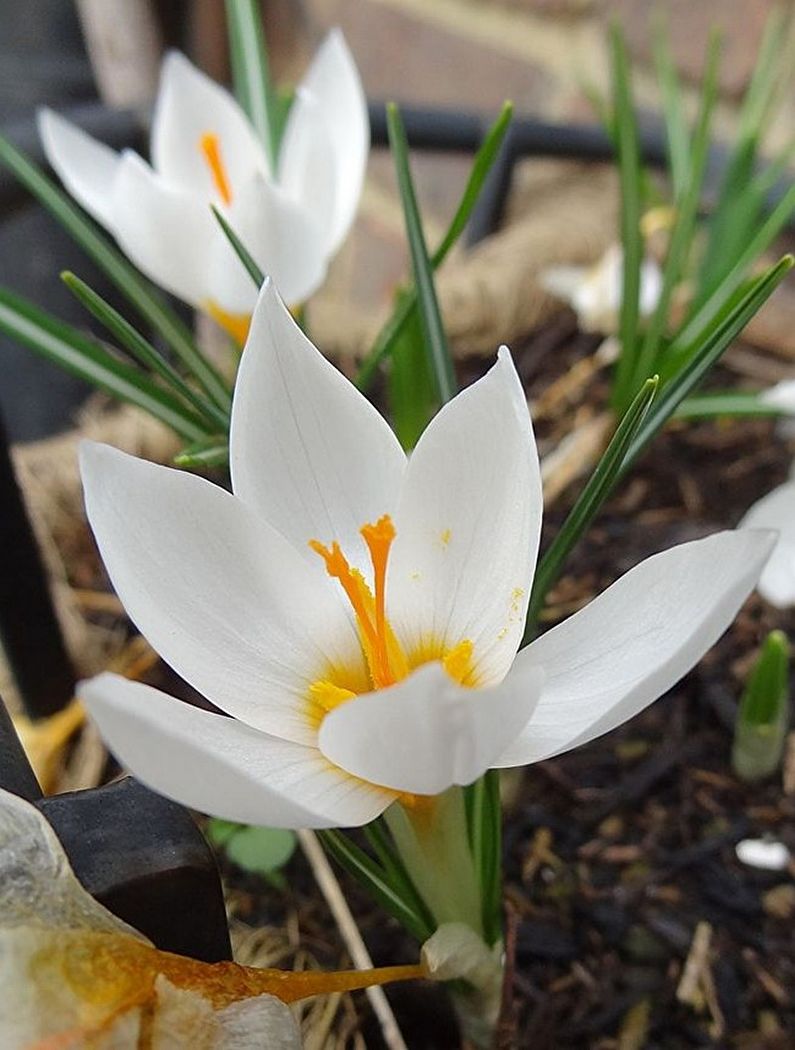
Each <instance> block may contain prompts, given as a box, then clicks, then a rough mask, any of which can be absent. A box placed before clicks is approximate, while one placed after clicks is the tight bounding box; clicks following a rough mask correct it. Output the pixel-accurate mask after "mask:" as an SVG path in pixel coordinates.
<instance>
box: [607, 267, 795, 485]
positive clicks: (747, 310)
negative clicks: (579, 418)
mask: <svg viewBox="0 0 795 1050" xmlns="http://www.w3.org/2000/svg"><path fill="white" fill-rule="evenodd" d="M793 262H795V260H793V257H792V256H791V255H785V256H784V257H783V258H782V259H781V260H780V261H779V262H778V263H776V265H775V266H771V267H770V269H768V270H766V271H765V273H763V274H762V275H761V276H760V277H757V278H756V279H755V280H753V281H751V282H750V283H749V285H748V288H747V289H746V290H745V291H744V292H743V293H742V295H739V296H737V297H736V300H735V301H734V302H733V303H732V305H731V308H730V309H728V310H726V311H725V312H724V313H723V314H722V315H721V316H720V317H719V318H718V319H715V318H712V319H710V321H709V322H708V323H707V324H705V326H704V328H703V330H702V331H700V332H698V333H696V335H695V338H694V347H695V349H693V350H692V351H691V352H690V353H689V354H688V355H687V359H686V363H685V364H684V365H683V366H682V368H680V370H679V371H678V372H677V373H676V374H675V375H673V376H672V377H671V379H670V380H669V381H668V382H667V383H666V384H665V385H664V386H663V387H662V389H661V392H660V395H659V397H658V398H657V399H656V401H655V402H654V405H653V406H652V408H651V409H650V411H649V412H648V413H647V415H646V419H645V421H644V423H643V425H642V426H641V428H640V431H639V432H638V433H637V434H636V436H635V439H634V441H633V443H632V445H631V447H630V449H629V451H628V453H627V456H626V459H625V460H624V467H623V468H622V473H623V472H624V471H625V470H626V469H627V468H628V467H629V465H630V464H631V463H632V462H634V460H635V459H636V458H637V457H638V456H639V455H640V453H641V452H642V451H643V449H644V448H645V447H646V446H647V445H648V443H649V442H650V441H651V440H652V438H653V437H654V436H655V435H656V434H657V433H658V432H659V431H660V430H661V429H662V427H663V426H664V425H665V424H666V423H667V421H668V420H669V419H670V418H671V416H672V415H673V414H674V412H675V411H676V410H677V408H678V407H679V405H680V404H681V403H682V402H683V401H684V400H685V398H686V397H688V396H689V395H690V394H691V393H692V391H693V390H694V389H695V388H696V387H697V386H698V384H699V383H700V382H701V380H702V379H703V378H704V376H705V375H706V374H707V372H708V371H709V370H710V368H711V367H712V366H713V365H714V364H715V362H716V361H717V360H718V359H719V358H720V356H721V354H722V353H723V352H724V350H726V348H727V347H728V346H729V345H730V343H731V342H732V340H734V339H736V337H737V336H738V335H739V334H740V332H741V331H742V330H743V328H745V326H746V325H747V324H748V322H749V321H750V319H751V318H752V317H753V316H754V314H755V313H756V312H757V311H758V310H759V308H760V307H761V306H762V304H763V303H765V302H766V301H767V300H768V299H769V298H770V296H771V295H772V294H773V292H774V291H775V290H776V288H777V287H778V286H779V284H781V282H782V281H783V279H784V278H785V277H786V275H787V274H788V273H789V271H790V270H791V269H792V266H793Z"/></svg>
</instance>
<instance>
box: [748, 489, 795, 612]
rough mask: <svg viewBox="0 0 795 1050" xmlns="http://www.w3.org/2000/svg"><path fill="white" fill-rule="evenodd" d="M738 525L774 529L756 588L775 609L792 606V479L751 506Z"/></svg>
mask: <svg viewBox="0 0 795 1050" xmlns="http://www.w3.org/2000/svg"><path fill="white" fill-rule="evenodd" d="M740 528H751V529H777V530H778V532H779V537H778V540H777V542H776V546H775V547H774V548H773V553H772V554H771V555H770V558H769V560H768V562H767V565H765V567H764V569H763V570H762V575H761V576H760V577H759V583H758V584H757V590H758V591H759V593H760V594H761V595H762V597H763V598H764V599H765V600H766V601H769V602H770V604H771V605H775V606H776V608H778V609H786V608H787V607H788V606H790V605H795V481H787V482H785V483H784V484H783V485H779V487H778V488H776V489H773V491H772V492H769V493H768V494H767V495H766V496H763V497H762V499H760V500H759V501H758V502H757V503H755V504H754V505H753V507H751V509H750V510H749V511H748V513H747V514H746V515H745V517H744V518H743V520H742V521H741V522H740Z"/></svg>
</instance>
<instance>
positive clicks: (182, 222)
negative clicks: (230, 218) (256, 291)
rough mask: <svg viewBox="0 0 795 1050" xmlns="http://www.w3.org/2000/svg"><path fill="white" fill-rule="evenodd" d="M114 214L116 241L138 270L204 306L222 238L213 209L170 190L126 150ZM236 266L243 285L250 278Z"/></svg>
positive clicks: (119, 175)
mask: <svg viewBox="0 0 795 1050" xmlns="http://www.w3.org/2000/svg"><path fill="white" fill-rule="evenodd" d="M112 214H113V229H114V231H115V233H116V238H117V240H118V242H119V244H120V245H121V247H122V248H123V250H124V251H125V252H126V254H127V255H129V257H130V259H131V260H132V261H133V262H134V263H135V265H136V266H137V267H138V268H139V269H140V270H141V271H142V272H143V273H145V274H146V276H147V277H149V278H150V279H151V280H153V281H154V282H155V283H156V284H159V285H160V286H161V287H162V288H165V289H166V291H169V292H172V293H173V294H174V295H176V296H178V297H179V298H180V299H184V300H185V302H187V303H190V304H191V305H192V306H201V305H202V303H203V302H204V301H205V300H206V299H207V298H208V297H209V295H210V289H209V287H208V281H209V272H210V259H211V255H210V251H211V248H212V246H213V244H214V242H215V240H216V238H218V237H223V234H222V233H221V231H220V230H218V228H217V223H216V220H215V219H214V218H213V215H212V212H211V211H210V208H209V205H207V204H206V203H205V202H204V201H203V200H202V199H201V198H200V197H198V196H196V194H193V193H190V192H187V191H185V190H182V189H180V188H178V187H174V186H173V185H169V184H168V183H166V182H165V181H164V180H163V179H162V178H161V177H160V176H158V175H157V174H156V173H155V172H154V171H152V169H151V168H150V167H149V165H148V164H146V163H145V162H144V161H143V160H141V158H140V157H139V156H137V155H136V154H135V153H131V152H129V151H127V152H125V153H124V154H123V155H122V160H121V163H120V165H119V170H118V174H117V177H116V182H115V185H114V193H113V211H112ZM229 250H230V252H231V248H230V249H229ZM235 264H236V266H238V267H239V269H240V273H241V281H242V277H243V276H246V277H247V275H246V274H245V273H244V271H243V267H242V265H241V264H240V263H239V262H237V260H235ZM247 280H248V281H249V284H250V282H251V278H248V277H247Z"/></svg>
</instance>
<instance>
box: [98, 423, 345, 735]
mask: <svg viewBox="0 0 795 1050" xmlns="http://www.w3.org/2000/svg"><path fill="white" fill-rule="evenodd" d="M80 460H81V471H82V475H83V485H84V488H85V495H86V509H87V511H88V518H89V521H90V523H91V527H92V528H93V530H94V534H95V536H96V538H97V544H98V546H99V549H100V552H101V554H102V558H103V560H104V562H105V566H106V568H107V570H108V573H109V575H110V578H111V580H112V582H113V585H114V587H115V588H116V591H117V592H118V594H119V597H120V598H121V600H122V602H123V603H124V606H125V608H126V610H127V612H128V614H129V615H130V618H131V619H132V621H133V622H134V623H135V624H136V625H137V626H138V628H139V629H140V630H141V632H142V633H143V634H144V635H145V637H146V638H148V639H149V641H150V642H151V644H152V645H153V646H154V648H155V649H156V650H157V651H158V652H159V653H160V655H161V656H162V657H163V659H164V660H166V662H167V663H169V664H170V665H171V666H172V667H173V668H174V670H175V671H177V673H178V674H180V675H182V677H183V678H184V679H185V680H186V681H188V682H190V684H191V685H193V686H194V688H196V689H198V690H199V692H200V693H202V694H203V695H204V696H206V697H207V698H208V699H209V700H211V701H212V702H213V703H214V704H216V705H217V706H218V707H220V708H222V709H223V710H224V711H228V712H229V713H230V714H232V715H235V717H237V718H241V719H242V720H243V721H245V722H248V723H249V724H250V725H253V726H256V727H258V728H259V729H263V730H265V731H266V732H269V733H273V734H274V735H276V736H283V737H285V738H286V739H289V740H295V741H300V742H305V743H311V742H312V741H313V740H314V738H315V730H314V729H313V728H312V725H311V723H310V721H309V719H308V717H307V713H306V700H305V697H306V695H307V690H308V688H309V685H310V683H311V682H312V681H314V680H315V679H316V678H318V677H325V676H326V675H327V674H328V673H329V671H328V665H329V663H332V664H334V665H335V666H339V667H343V668H347V669H351V670H352V673H353V674H354V678H355V679H356V680H357V681H358V680H359V678H361V680H364V678H363V671H362V670H361V668H362V666H363V665H362V659H363V658H362V655H361V648H360V646H359V642H358V639H357V637H356V635H355V632H354V630H353V628H352V627H351V625H350V622H349V619H348V614H347V610H346V608H345V606H344V605H343V603H342V600H341V598H340V597H339V596H338V594H337V591H336V590H335V588H334V587H333V585H332V581H331V580H329V579H328V578H327V577H325V576H324V575H322V574H321V573H319V572H313V571H312V570H311V569H310V568H309V567H308V566H307V565H306V563H305V562H304V561H303V560H302V559H301V558H300V557H299V556H298V555H297V554H296V553H295V551H294V550H293V549H292V547H291V546H290V544H289V543H287V542H286V541H285V540H284V539H283V538H282V537H281V536H279V535H278V534H277V533H276V532H275V531H274V530H273V529H271V528H269V526H268V525H267V524H266V523H265V522H263V521H261V520H260V519H259V518H257V517H256V515H254V514H253V513H252V512H251V511H249V510H248V509H247V508H246V507H245V506H243V504H242V503H240V501H239V500H236V499H235V498H234V497H233V496H231V495H230V494H229V493H227V492H224V491H223V489H221V488H218V487H217V486H215V485H211V484H210V483H209V482H208V481H205V480H204V479H203V478H199V477H196V476H195V475H192V474H188V473H184V472H182V471H178V470H170V469H168V468H167V467H160V466H156V465H155V464H152V463H147V462H145V461H144V460H141V459H136V458H135V457H134V456H128V455H126V454H125V453H123V452H119V451H117V450H116V449H112V448H109V447H108V446H107V445H95V444H92V443H90V442H84V443H83V445H82V446H81V455H80ZM357 671H358V675H359V677H356V672H357ZM353 688H354V689H355V686H354V687H353Z"/></svg>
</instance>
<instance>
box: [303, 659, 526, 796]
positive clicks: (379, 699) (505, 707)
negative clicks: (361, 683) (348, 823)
mask: <svg viewBox="0 0 795 1050" xmlns="http://www.w3.org/2000/svg"><path fill="white" fill-rule="evenodd" d="M542 681H543V674H542V673H541V672H540V671H538V672H535V673H534V674H533V675H531V676H530V675H528V676H524V677H523V680H522V683H521V688H518V689H517V688H514V686H513V685H512V684H511V682H510V680H508V681H505V682H503V683H501V684H500V685H498V686H495V687H494V688H493V689H462V688H461V687H460V686H458V685H456V684H455V682H453V680H452V679H451V678H450V677H449V676H448V675H447V672H446V671H444V669H443V668H442V666H441V664H439V663H436V662H434V663H431V664H426V665H425V666H423V667H421V668H420V669H419V670H418V671H415V672H414V674H412V675H410V676H409V677H408V678H406V679H404V680H403V681H402V682H399V683H398V684H397V685H395V686H392V687H391V688H390V689H382V690H380V691H379V692H377V693H369V694H366V695H364V696H360V697H357V698H356V699H355V700H349V701H348V702H347V703H344V704H341V705H340V706H339V707H337V708H335V710H333V711H332V712H331V713H330V714H328V715H326V717H325V718H324V720H323V723H322V724H321V726H320V734H319V738H318V739H319V744H320V750H321V751H322V752H323V754H324V755H326V757H327V758H328V759H330V760H331V761H332V762H334V763H335V764H336V765H338V766H341V767H342V768H343V769H346V770H347V771H348V772H349V773H353V774H354V776H358V777H362V778H363V779H364V780H369V781H371V782H372V783H374V784H383V785H384V786H385V787H390V788H394V789H395V790H396V791H410V792H414V793H417V794H421V795H436V794H438V793H439V792H441V791H445V790H446V789H447V788H449V787H451V786H452V785H453V784H461V785H463V784H471V783H472V781H473V780H475V779H476V778H477V777H479V776H481V775H482V774H483V773H485V772H486V770H487V769H489V768H490V767H491V766H493V765H494V762H495V761H496V759H497V758H498V757H499V756H500V754H501V753H502V752H503V751H504V749H505V748H506V746H507V745H508V742H509V741H510V740H512V739H513V738H514V737H515V736H516V734H517V733H518V732H519V731H520V729H521V728H522V726H524V725H526V723H527V719H528V718H529V717H530V715H531V712H532V710H533V708H534V706H535V704H536V703H537V701H538V696H539V693H540V690H541V683H542Z"/></svg>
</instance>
